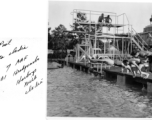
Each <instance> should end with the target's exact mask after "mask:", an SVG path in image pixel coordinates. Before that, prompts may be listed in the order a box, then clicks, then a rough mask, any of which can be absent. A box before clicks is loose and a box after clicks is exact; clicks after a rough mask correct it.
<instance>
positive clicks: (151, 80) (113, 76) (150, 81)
mask: <svg viewBox="0 0 152 120" xmlns="http://www.w3.org/2000/svg"><path fill="white" fill-rule="evenodd" d="M48 61H50V60H48ZM53 61H56V62H58V63H60V64H62V65H68V66H70V67H72V68H74V69H78V70H80V71H83V72H86V73H89V74H94V75H95V76H100V77H104V78H105V79H107V80H110V81H113V80H116V82H117V84H118V85H120V86H122V85H126V84H132V83H133V82H138V83H141V84H143V85H144V86H145V87H146V88H147V92H149V93H152V73H149V74H150V75H149V77H148V78H147V79H145V78H143V77H141V76H139V75H137V76H136V77H133V74H132V73H127V72H126V70H124V72H121V69H120V68H119V67H111V68H110V69H109V68H103V69H102V72H101V70H100V71H97V70H95V69H90V66H88V65H85V64H84V63H76V62H73V61H68V62H67V61H65V60H64V59H54V60H53Z"/></svg>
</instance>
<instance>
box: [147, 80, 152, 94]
mask: <svg viewBox="0 0 152 120" xmlns="http://www.w3.org/2000/svg"><path fill="white" fill-rule="evenodd" d="M147 92H148V93H152V83H150V82H147Z"/></svg>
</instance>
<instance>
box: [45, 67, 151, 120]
mask: <svg viewBox="0 0 152 120" xmlns="http://www.w3.org/2000/svg"><path fill="white" fill-rule="evenodd" d="M47 79H48V84H47V85H48V88H47V116H50V117H51V116H57V117H61V116H69V117H127V118H130V117H142V118H144V117H152V96H151V95H147V93H144V92H142V91H141V87H138V86H130V87H129V86H126V87H123V88H122V87H121V86H118V85H117V84H116V83H115V82H110V81H107V80H104V79H101V78H99V77H94V76H93V75H89V74H86V73H83V72H81V71H77V70H76V69H72V68H70V67H64V68H61V69H54V70H48V75H47Z"/></svg>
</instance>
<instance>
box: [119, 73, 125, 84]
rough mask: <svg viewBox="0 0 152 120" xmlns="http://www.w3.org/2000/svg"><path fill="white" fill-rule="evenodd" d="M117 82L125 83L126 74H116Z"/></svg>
mask: <svg viewBox="0 0 152 120" xmlns="http://www.w3.org/2000/svg"><path fill="white" fill-rule="evenodd" d="M117 84H118V85H125V84H126V76H125V75H123V74H117Z"/></svg>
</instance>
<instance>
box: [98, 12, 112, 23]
mask: <svg viewBox="0 0 152 120" xmlns="http://www.w3.org/2000/svg"><path fill="white" fill-rule="evenodd" d="M98 22H99V23H112V19H111V18H110V15H107V17H104V14H103V13H102V14H101V15H100V16H99V18H98Z"/></svg>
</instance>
